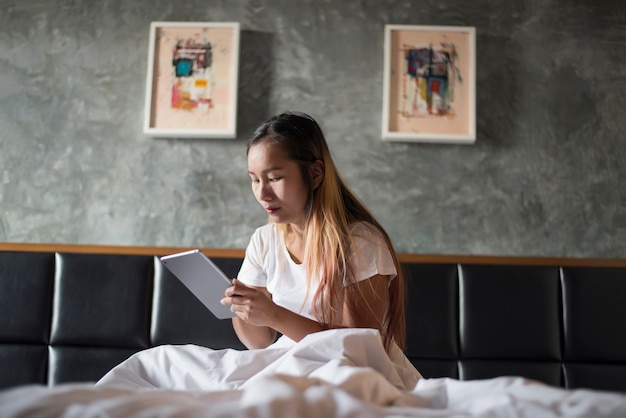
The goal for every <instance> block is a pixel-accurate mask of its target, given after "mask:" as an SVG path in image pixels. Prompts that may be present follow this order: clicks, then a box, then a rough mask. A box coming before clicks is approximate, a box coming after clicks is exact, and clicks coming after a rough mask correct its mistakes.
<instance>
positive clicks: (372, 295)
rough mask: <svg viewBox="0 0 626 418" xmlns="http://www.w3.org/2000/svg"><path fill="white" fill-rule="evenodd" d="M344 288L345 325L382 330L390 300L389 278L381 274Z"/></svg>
mask: <svg viewBox="0 0 626 418" xmlns="http://www.w3.org/2000/svg"><path fill="white" fill-rule="evenodd" d="M344 290H345V299H344V305H343V306H344V308H343V325H344V326H346V327H348V328H374V329H378V330H381V331H382V329H383V326H382V325H383V319H384V315H385V309H386V307H387V303H388V301H389V278H388V277H387V276H382V275H380V274H379V275H376V276H372V277H370V278H369V279H366V280H361V281H359V282H357V283H354V284H351V285H349V286H346V287H345V288H344Z"/></svg>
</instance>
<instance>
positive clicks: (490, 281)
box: [459, 265, 561, 361]
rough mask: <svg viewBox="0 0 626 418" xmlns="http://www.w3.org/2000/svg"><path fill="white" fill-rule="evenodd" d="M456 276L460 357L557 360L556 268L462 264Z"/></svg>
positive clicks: (558, 355)
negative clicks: (458, 295)
mask: <svg viewBox="0 0 626 418" xmlns="http://www.w3.org/2000/svg"><path fill="white" fill-rule="evenodd" d="M459 279H460V286H459V288H460V300H459V302H460V312H461V318H460V336H461V337H460V338H461V356H462V358H464V359H494V360H495V359H498V360H529V361H538V360H539V361H541V360H542V361H551V360H552V361H559V360H560V358H561V345H560V340H561V321H560V310H561V307H560V298H559V295H560V294H559V270H558V268H556V267H534V266H533V267H529V266H525V267H522V266H481V265H464V266H461V268H460V274H459Z"/></svg>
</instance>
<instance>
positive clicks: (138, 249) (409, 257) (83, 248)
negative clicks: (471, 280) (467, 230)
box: [0, 242, 626, 268]
mask: <svg viewBox="0 0 626 418" xmlns="http://www.w3.org/2000/svg"><path fill="white" fill-rule="evenodd" d="M195 248H198V247H159V246H124V245H100V244H94V245H91V244H56V243H41V244H40V243H13V242H0V251H16V252H66V253H81V254H119V255H156V256H161V255H167V254H174V253H177V252H182V251H187V250H191V249H195ZM199 249H200V250H201V251H202V252H203V253H204V254H206V255H207V256H208V257H220V258H243V257H244V255H245V250H244V249H241V248H199ZM398 259H399V260H400V262H402V263H429V264H493V265H527V266H562V267H618V268H619V267H626V259H618V258H582V257H581V258H569V257H538V256H504V255H462V254H407V253H400V254H398Z"/></svg>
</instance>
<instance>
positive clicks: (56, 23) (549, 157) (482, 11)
mask: <svg viewBox="0 0 626 418" xmlns="http://www.w3.org/2000/svg"><path fill="white" fill-rule="evenodd" d="M152 21H238V22H240V23H241V29H242V33H241V63H240V81H239V83H240V85H239V87H240V89H239V93H238V96H239V97H238V99H239V112H238V135H237V138H236V139H234V140H226V139H223V140H220V139H217V140H216V139H211V140H189V139H174V138H172V139H154V138H148V137H145V136H144V135H143V134H142V120H143V110H144V91H145V75H146V61H147V54H148V36H149V24H150V22H152ZM388 23H394V24H424V25H457V26H475V27H476V30H477V69H478V71H477V114H478V119H477V127H478V136H477V141H476V143H475V144H474V145H440V144H414V143H388V142H382V141H381V139H380V131H381V107H382V75H383V59H382V57H383V55H382V54H383V28H384V25H385V24H388ZM624 51H626V3H625V2H623V1H621V0H615V1H609V0H603V1H597V0H595V1H594V0H544V1H541V2H540V1H533V0H516V1H507V2H503V1H493V0H475V1H472V2H467V1H465V0H438V1H419V2H418V1H393V0H387V1H379V0H366V1H339V0H334V1H332V0H328V1H321V0H309V1H294V0H276V1H269V0H268V1H261V0H237V1H235V0H233V1H210V0H209V1H207V0H203V1H199V0H190V1H181V2H171V1H152V2H150V1H146V0H111V1H107V2H92V1H87V0H61V1H55V2H51V1H41V0H38V1H37V0H21V1H12V0H0V209H1V210H0V241H8V242H58V243H84V244H120V245H166V246H206V247H226V248H243V247H245V245H246V244H247V242H248V238H249V236H250V234H251V233H252V231H253V230H254V228H256V227H257V226H259V225H261V224H263V223H264V222H265V219H266V217H265V215H264V213H263V212H262V210H261V209H260V208H259V207H258V205H257V203H256V202H255V201H254V198H253V196H252V194H251V192H250V187H249V181H248V178H247V174H246V161H245V140H246V138H247V136H248V135H249V134H250V132H251V130H252V129H253V128H254V126H255V125H257V124H258V123H259V122H261V121H262V120H264V119H266V118H267V117H269V116H270V115H272V114H274V113H277V112H281V111H284V110H301V111H305V112H308V113H310V114H312V115H313V116H314V117H316V118H317V119H318V120H319V121H320V123H321V125H322V126H323V128H324V130H325V132H326V134H327V137H328V140H329V142H330V146H331V150H332V151H333V153H334V155H335V158H336V160H337V164H338V166H339V167H340V169H341V170H342V172H343V174H344V176H345V177H346V178H347V180H348V181H349V182H350V184H351V185H352V187H353V188H354V190H355V191H356V192H357V194H359V195H360V196H361V197H362V199H363V200H364V201H365V202H366V204H367V205H368V206H369V207H370V208H371V210H372V211H373V212H374V213H375V215H376V216H377V217H378V218H379V220H380V221H381V223H382V224H383V225H384V226H385V227H386V228H387V229H388V232H389V233H390V235H391V237H392V239H393V241H394V242H395V245H396V247H397V250H398V251H400V252H415V253H442V254H444V253H453V254H487V255H498V254H505V255H547V256H588V257H625V256H626V187H624V185H623V180H624V178H625V177H626V165H625V164H624V163H623V159H624V158H625V157H626V139H625V134H626V116H625V109H626V76H625V74H626V54H625V53H624Z"/></svg>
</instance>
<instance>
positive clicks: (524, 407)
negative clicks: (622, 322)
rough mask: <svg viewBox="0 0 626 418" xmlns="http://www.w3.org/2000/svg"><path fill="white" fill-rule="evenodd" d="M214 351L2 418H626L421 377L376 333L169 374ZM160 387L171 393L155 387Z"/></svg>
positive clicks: (619, 403) (310, 340) (517, 392)
mask: <svg viewBox="0 0 626 418" xmlns="http://www.w3.org/2000/svg"><path fill="white" fill-rule="evenodd" d="M180 348H181V347H178V348H176V347H171V348H166V349H165V350H166V351H167V350H173V351H175V352H179V351H180V350H179V349H180ZM206 350H207V349H202V348H196V347H189V349H188V350H187V349H186V350H183V351H182V353H184V355H183V356H178V357H173V356H172V355H171V353H169V354H163V355H161V357H160V359H156V358H155V359H154V361H153V362H151V361H147V359H148V358H149V356H144V358H143V360H142V361H141V362H137V361H129V362H127V363H122V365H120V366H118V368H116V369H115V373H110V374H109V375H108V377H107V378H105V379H103V381H101V382H99V384H98V385H94V384H91V383H90V384H87V383H80V384H63V385H59V386H54V387H46V386H42V385H28V386H21V387H17V388H14V389H10V390H5V391H2V392H0V417H94V418H95V417H99V418H102V417H155V416H159V417H168V418H170V417H171V418H173V417H225V416H230V417H331V416H332V417H533V418H535V417H624V416H626V395H625V394H620V393H611V392H601V391H592V390H565V389H559V388H554V387H550V386H546V385H544V384H541V383H539V382H535V381H532V380H528V379H523V378H519V377H500V378H494V379H486V380H475V381H459V380H455V379H448V378H441V379H421V378H420V376H419V373H417V371H415V370H414V369H411V366H409V365H407V363H406V362H403V361H402V359H401V358H395V357H394V356H393V355H392V356H391V358H390V356H388V355H387V353H386V352H385V350H384V348H383V346H382V343H381V339H380V335H378V333H377V332H376V331H374V330H330V331H324V332H321V333H317V334H312V335H309V336H308V337H307V338H305V339H304V340H302V341H301V342H300V343H298V344H295V345H293V346H291V347H275V348H273V349H271V350H268V351H265V350H250V351H251V352H252V353H250V354H247V355H246V356H247V357H245V359H243V360H242V358H241V357H237V356H238V355H236V354H232V358H228V357H229V354H228V353H229V352H230V350H222V351H220V355H219V356H215V355H209V356H208V357H209V358H212V360H210V361H215V362H216V363H215V364H218V363H217V360H216V359H218V358H220V359H221V360H223V361H222V363H220V366H221V369H220V372H219V373H217V374H211V373H209V372H208V371H207V373H202V372H201V371H200V372H198V371H197V370H195V369H193V370H194V371H195V372H190V373H189V374H185V373H180V372H173V371H172V370H174V369H175V367H171V368H168V367H167V365H168V362H171V364H170V366H171V365H172V364H173V362H175V363H176V365H177V366H181V362H182V365H183V367H177V368H178V369H182V370H185V369H186V367H185V366H187V365H188V366H192V365H196V366H197V365H198V364H201V363H205V365H206V362H207V351H206ZM209 351H210V350H209ZM157 357H158V356H157ZM237 358H239V360H237ZM215 364H214V365H215ZM164 366H165V368H164ZM205 375H207V376H212V377H210V378H205V377H204V376H205ZM144 378H145V379H144ZM154 379H161V380H160V381H162V382H169V383H170V384H169V385H168V386H169V387H168V388H167V389H163V388H158V387H156V385H154V384H150V383H149V381H150V380H151V381H153V382H154Z"/></svg>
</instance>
